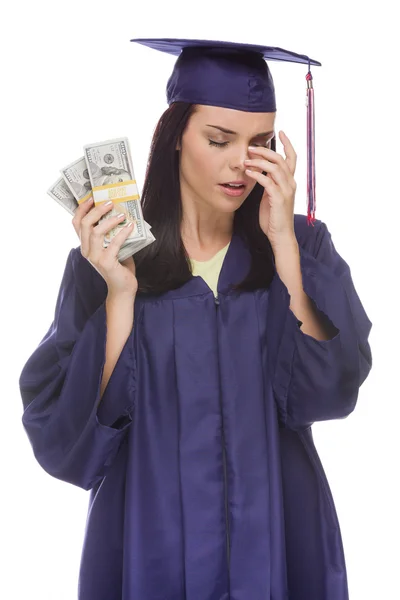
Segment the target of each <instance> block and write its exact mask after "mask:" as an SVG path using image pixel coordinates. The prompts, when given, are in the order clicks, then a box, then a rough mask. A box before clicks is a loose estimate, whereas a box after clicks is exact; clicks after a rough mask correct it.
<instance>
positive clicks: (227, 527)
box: [215, 297, 231, 573]
mask: <svg viewBox="0 0 400 600" xmlns="http://www.w3.org/2000/svg"><path fill="white" fill-rule="evenodd" d="M215 305H216V308H218V306H219V299H218V297H217V298H215ZM221 418H222V460H223V466H224V496H225V498H224V502H225V529H226V558H227V561H228V573H229V571H230V554H231V552H230V551H231V548H230V546H231V544H230V527H229V510H228V474H227V466H226V462H227V461H226V448H225V428H224V415H223V411H222V403H221Z"/></svg>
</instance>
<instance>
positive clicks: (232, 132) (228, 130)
mask: <svg viewBox="0 0 400 600" xmlns="http://www.w3.org/2000/svg"><path fill="white" fill-rule="evenodd" d="M206 126H207V127H214V129H219V130H220V131H222V132H223V133H229V134H231V135H237V132H236V131H232V130H231V129H225V127H220V126H219V125H208V124H207V125H206ZM271 133H275V132H274V131H264V132H263V133H257V134H256V135H255V136H253V137H263V136H264V135H270V134H271Z"/></svg>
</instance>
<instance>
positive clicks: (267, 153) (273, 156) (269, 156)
mask: <svg viewBox="0 0 400 600" xmlns="http://www.w3.org/2000/svg"><path fill="white" fill-rule="evenodd" d="M249 150H250V148H249ZM250 153H251V154H253V155H254V158H257V155H261V156H262V157H263V158H265V160H268V161H269V162H271V163H274V164H277V165H279V166H280V167H281V168H282V170H283V171H284V173H286V175H287V177H288V178H289V177H290V176H291V175H292V173H291V171H290V168H289V165H288V164H287V162H286V160H285V159H284V158H283V156H281V155H280V154H278V152H275V151H274V150H271V149H270V148H265V147H264V146H259V147H258V146H254V147H253V146H251V150H250Z"/></svg>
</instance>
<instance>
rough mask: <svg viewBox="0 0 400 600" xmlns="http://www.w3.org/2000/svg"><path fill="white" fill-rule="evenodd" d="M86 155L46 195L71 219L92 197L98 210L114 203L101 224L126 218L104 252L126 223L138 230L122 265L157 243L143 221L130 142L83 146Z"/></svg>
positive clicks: (108, 239) (127, 245)
mask: <svg viewBox="0 0 400 600" xmlns="http://www.w3.org/2000/svg"><path fill="white" fill-rule="evenodd" d="M84 153H85V154H84V156H82V157H81V158H79V159H78V160H75V161H74V162H73V163H71V164H69V165H67V166H66V167H64V169H61V171H60V172H61V177H60V178H59V179H58V180H57V181H56V182H55V183H54V184H53V185H52V186H51V187H50V188H49V190H48V192H47V193H48V194H49V195H50V196H51V197H52V198H53V199H54V200H55V201H56V202H58V203H59V204H60V205H61V206H63V207H64V208H65V209H66V210H67V211H68V212H69V213H70V214H72V215H74V214H75V211H76V209H77V208H78V206H79V205H80V204H82V203H83V202H85V201H86V200H88V199H89V198H90V196H93V199H94V204H95V206H99V205H100V204H102V203H104V202H107V201H109V200H112V201H113V204H114V206H113V208H112V210H110V211H109V212H108V213H107V214H106V215H104V216H103V217H102V218H101V219H100V221H103V220H104V219H109V218H110V217H113V216H116V215H117V214H118V213H121V212H123V213H125V215H126V217H125V220H124V221H122V222H121V223H119V224H118V225H117V226H116V227H114V228H113V229H112V230H111V231H110V232H108V233H107V234H106V235H105V236H104V242H103V247H104V248H107V246H108V245H109V244H110V242H111V240H112V239H113V238H114V237H115V235H116V234H117V233H118V231H119V229H120V228H121V227H123V225H124V223H125V222H126V220H129V221H133V220H134V221H135V227H134V229H133V231H132V233H130V234H129V236H128V238H127V239H126V240H125V242H124V243H123V245H122V247H121V249H120V251H119V253H118V259H119V261H120V262H122V261H123V260H126V259H127V258H128V257H129V256H132V255H133V254H135V253H136V252H139V250H142V248H145V247H146V246H148V245H149V244H152V243H153V242H154V241H155V237H154V235H153V234H152V233H151V226H150V225H149V224H148V223H146V221H145V220H144V219H143V213H142V207H141V204H140V196H139V193H138V188H137V185H136V180H135V176H134V172H133V166H132V158H131V153H130V149H129V142H128V139H127V138H119V139H115V140H108V141H106V142H100V143H97V144H89V145H87V146H84Z"/></svg>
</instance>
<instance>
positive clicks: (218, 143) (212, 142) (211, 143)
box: [208, 140, 229, 148]
mask: <svg viewBox="0 0 400 600" xmlns="http://www.w3.org/2000/svg"><path fill="white" fill-rule="evenodd" d="M208 141H209V143H210V146H217V147H218V148H223V147H224V146H227V145H228V144H229V142H214V141H213V140H208Z"/></svg>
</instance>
